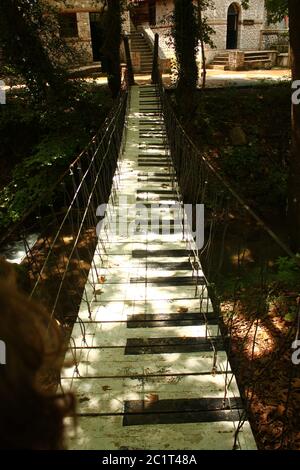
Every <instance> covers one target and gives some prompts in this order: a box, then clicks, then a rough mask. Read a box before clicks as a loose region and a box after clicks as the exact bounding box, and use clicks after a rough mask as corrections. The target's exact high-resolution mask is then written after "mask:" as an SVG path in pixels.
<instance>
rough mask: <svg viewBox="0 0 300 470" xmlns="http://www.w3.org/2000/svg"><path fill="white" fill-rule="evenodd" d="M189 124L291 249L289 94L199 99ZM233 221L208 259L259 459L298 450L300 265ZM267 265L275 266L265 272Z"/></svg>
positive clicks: (232, 90) (258, 89) (263, 88)
mask: <svg viewBox="0 0 300 470" xmlns="http://www.w3.org/2000/svg"><path fill="white" fill-rule="evenodd" d="M171 96H172V99H173V100H174V104H175V106H176V103H175V97H174V95H173V93H171ZM191 114H192V116H193V117H192V118H191V120H190V121H189V122H188V124H187V129H188V132H189V135H190V137H191V139H192V140H193V141H194V143H195V144H196V146H197V147H198V149H199V150H200V151H201V152H203V153H204V154H205V156H206V158H207V159H208V160H209V161H210V163H211V164H213V165H214V167H215V168H216V169H217V170H218V172H219V173H220V174H221V175H222V177H223V178H225V179H226V180H227V182H228V183H229V184H230V185H231V187H232V188H233V189H234V190H235V191H236V192H237V193H238V194H239V196H241V197H242V198H243V199H244V201H245V202H246V204H248V205H249V206H250V207H251V208H252V209H254V211H255V212H256V213H257V214H258V215H259V216H260V217H261V218H262V219H263V220H264V221H265V222H266V223H267V224H268V225H269V226H271V227H272V229H273V230H274V231H275V232H276V234H278V235H279V237H280V238H281V239H282V240H284V241H285V242H287V241H288V230H287V223H286V200H287V189H288V187H287V176H288V158H289V142H290V84H289V83H278V84H276V85H268V84H260V85H259V86H253V87H250V88H237V87H225V88H220V89H217V90H216V89H208V90H207V91H206V92H204V93H202V92H200V91H199V99H198V101H197V104H196V106H195V110H194V112H193V113H191ZM230 217H231V218H232V219H236V223H231V225H230V224H229V229H228V228H227V229H226V230H227V232H226V239H225V243H224V239H223V238H222V237H223V236H225V235H224V234H225V232H223V229H222V220H221V222H220V227H221V229H220V234H219V236H218V235H217V236H216V238H215V240H213V242H212V245H213V246H212V248H211V251H212V253H214V256H215V257H217V256H216V255H217V254H218V253H222V259H223V267H222V269H221V272H220V271H218V268H219V267H216V266H214V268H215V273H216V272H217V273H218V274H217V277H216V287H217V295H218V299H219V301H220V312H221V315H222V319H223V328H224V335H225V336H227V337H228V341H229V344H228V347H229V350H230V351H231V365H232V367H233V370H234V371H235V373H236V376H237V379H238V383H239V386H240V389H241V392H242V394H243V396H244V398H245V402H246V404H247V407H248V413H249V419H250V422H251V425H252V429H253V431H254V434H255V438H256V441H257V445H258V447H259V449H268V450H271V449H272V450H274V449H293V450H296V449H297V450H300V366H297V365H293V362H292V354H293V349H292V342H293V341H294V339H295V336H296V329H297V318H298V314H299V308H300V288H299V286H300V268H299V262H298V263H297V261H295V260H294V259H291V258H289V257H288V256H287V255H286V254H285V253H283V252H282V250H281V248H279V246H278V245H277V244H276V242H275V241H274V240H272V239H271V238H270V237H269V236H268V235H267V233H266V231H265V230H264V229H263V228H262V227H257V225H256V224H255V223H254V222H253V220H252V219H251V217H249V216H248V215H247V213H246V211H244V210H243V209H242V208H241V210H240V212H238V211H237V209H236V207H235V208H234V210H232V211H231V214H230ZM221 232H222V233H221ZM220 248H221V249H220ZM262 255H263V256H262ZM260 258H264V259H267V260H268V263H267V266H265V267H264V268H262V266H260V264H259V260H260ZM218 259H219V258H218ZM216 263H218V261H216ZM214 268H212V269H214Z"/></svg>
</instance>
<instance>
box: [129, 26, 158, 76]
mask: <svg viewBox="0 0 300 470" xmlns="http://www.w3.org/2000/svg"><path fill="white" fill-rule="evenodd" d="M130 49H131V54H132V56H133V57H132V58H133V69H134V72H135V73H144V74H149V73H151V72H152V61H153V52H152V50H151V47H150V46H149V44H148V42H147V41H146V39H145V38H144V36H143V33H142V32H140V31H135V32H133V33H131V34H130ZM137 55H140V66H139V67H137V66H136V65H135V57H134V56H137Z"/></svg>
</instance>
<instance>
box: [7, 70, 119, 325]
mask: <svg viewBox="0 0 300 470" xmlns="http://www.w3.org/2000/svg"><path fill="white" fill-rule="evenodd" d="M127 78H128V77H127V74H126V71H125V73H124V79H123V83H122V90H121V92H120V94H119V97H118V98H117V100H116V102H115V104H114V106H113V108H112V110H111V112H110V113H109V115H108V117H107V118H106V120H105V122H104V123H103V125H102V126H101V128H100V129H99V131H98V132H97V134H96V135H95V136H94V137H93V138H92V140H91V141H90V143H89V144H88V145H87V146H86V148H85V149H84V150H83V151H82V152H81V153H80V154H79V156H78V157H77V158H76V159H75V160H74V161H73V162H72V163H71V165H70V166H69V168H68V169H67V170H66V171H65V172H64V174H63V175H62V176H61V177H60V178H59V180H58V181H57V183H56V184H55V185H54V186H53V188H51V190H50V194H51V196H50V198H49V200H48V201H47V205H46V204H45V203H44V202H43V201H42V198H41V200H40V201H37V202H36V204H34V205H33V206H32V208H31V210H30V211H28V213H26V214H24V216H23V218H22V220H21V221H20V222H19V223H18V224H16V225H15V226H14V227H13V229H12V230H11V231H10V232H9V235H11V234H12V233H14V234H16V235H17V234H18V231H20V232H21V234H22V237H23V241H24V248H25V252H26V256H25V259H24V263H26V265H27V267H28V272H29V276H30V279H31V281H30V282H31V284H33V287H32V288H31V294H30V296H31V297H38V298H39V299H40V300H42V301H43V302H44V303H45V304H46V307H47V309H48V311H49V312H50V314H51V318H53V317H54V316H55V317H56V318H58V319H60V320H62V321H63V323H64V322H65V320H66V317H68V313H70V312H72V314H71V315H70V318H71V317H72V318H74V317H75V316H76V314H77V312H78V306H79V303H80V301H81V299H82V291H83V299H88V295H87V291H86V289H87V285H89V284H90V286H91V287H92V289H93V291H94V292H95V285H96V283H97V282H98V280H97V279H95V278H93V282H92V283H91V282H90V281H89V279H88V278H87V273H88V271H87V268H86V267H85V268H84V267H83V266H84V263H83V260H82V254H81V253H80V249H83V248H82V246H81V245H84V250H85V251H84V252H85V253H87V256H88V260H90V262H91V263H92V264H93V262H94V261H93V256H94V248H95V247H96V249H98V247H97V246H96V244H95V242H96V240H97V234H96V227H97V224H98V222H99V220H98V217H97V208H98V207H99V206H101V205H103V204H106V203H107V201H108V198H109V196H110V194H111V191H112V192H114V191H115V184H117V179H116V178H115V180H113V177H114V175H115V172H116V169H117V168H118V158H119V154H120V151H121V150H122V145H123V139H124V123H125V117H126V109H127V102H128V80H127ZM61 199H63V202H62V201H61ZM45 206H46V207H47V213H46V214H45ZM39 213H40V216H39V215H38V214H39ZM31 214H35V216H36V220H37V222H36V223H35V230H36V231H37V232H38V233H39V234H40V235H39V239H38V241H37V242H36V243H35V245H34V246H33V247H30V246H29V244H28V243H27V240H26V235H25V234H24V229H23V228H22V226H21V223H22V222H24V221H25V220H26V217H29V216H30V215H31ZM65 238H67V240H65ZM93 240H94V241H93ZM102 255H103V253H102V254H101V255H100V256H102ZM74 270H76V271H78V272H79V273H80V276H79V277H78V278H76V279H75V280H73V279H71V278H72V276H73V271H74ZM94 270H95V271H96V273H97V269H96V268H95V267H94ZM80 279H84V282H83V284H80V282H81V281H80ZM44 281H45V285H44V284H43V282H44ZM86 281H87V284H85V283H86ZM48 286H50V287H51V286H52V292H51V295H50V296H47V290H48ZM63 290H65V291H66V292H67V293H68V292H74V291H75V297H76V298H73V297H72V295H68V294H67V297H68V307H67V309H68V310H67V312H65V311H64V310H65V308H66V306H65V305H64V300H63V299H62V295H61V294H62V292H63ZM86 303H87V308H88V309H90V302H89V301H88V300H86Z"/></svg>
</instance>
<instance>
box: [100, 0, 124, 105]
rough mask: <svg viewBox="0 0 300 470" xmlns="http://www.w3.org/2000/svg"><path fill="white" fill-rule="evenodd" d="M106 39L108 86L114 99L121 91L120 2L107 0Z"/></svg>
mask: <svg viewBox="0 0 300 470" xmlns="http://www.w3.org/2000/svg"><path fill="white" fill-rule="evenodd" d="M105 29H106V39H105V42H104V46H103V52H104V55H105V58H106V63H107V73H108V86H109V88H110V90H111V93H112V96H113V98H116V97H117V96H118V94H119V92H120V89H121V57H120V46H121V40H122V8H121V1H120V0H107V15H106V28H105Z"/></svg>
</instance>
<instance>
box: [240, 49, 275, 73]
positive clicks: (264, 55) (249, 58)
mask: <svg viewBox="0 0 300 470" xmlns="http://www.w3.org/2000/svg"><path fill="white" fill-rule="evenodd" d="M270 67H272V61H271V59H270V55H269V53H268V52H266V51H249V52H245V68H246V69H252V68H270Z"/></svg>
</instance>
